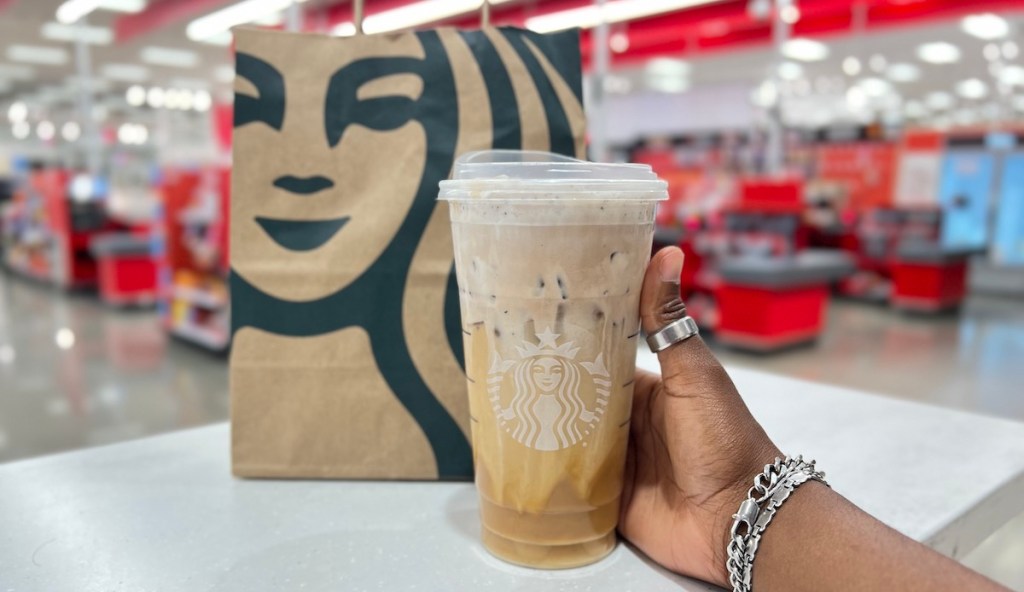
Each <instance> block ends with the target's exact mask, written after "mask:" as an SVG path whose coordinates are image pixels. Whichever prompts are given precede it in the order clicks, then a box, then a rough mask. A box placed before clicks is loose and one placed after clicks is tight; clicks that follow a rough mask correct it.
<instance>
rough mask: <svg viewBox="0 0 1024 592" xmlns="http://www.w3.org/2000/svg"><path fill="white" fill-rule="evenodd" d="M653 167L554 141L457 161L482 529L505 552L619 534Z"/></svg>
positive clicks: (533, 554)
mask: <svg viewBox="0 0 1024 592" xmlns="http://www.w3.org/2000/svg"><path fill="white" fill-rule="evenodd" d="M664 197H665V185H664V183H663V182H661V181H658V180H657V178H656V177H655V176H654V174H653V173H652V172H651V171H650V169H649V168H648V167H644V166H639V165H599V164H595V163H587V162H582V161H577V160H573V159H567V158H565V157H560V156H555V155H550V154H546V153H530V152H525V153H524V152H510V151H491V152H483V153H474V154H470V155H467V156H465V157H463V158H462V159H460V160H459V163H458V164H457V165H456V169H455V172H454V178H453V180H451V181H445V182H443V183H442V184H441V199H443V200H446V201H448V203H449V208H450V212H451V219H452V233H453V238H454V246H455V260H456V272H457V275H458V283H459V294H460V301H461V309H462V332H463V338H464V343H465V354H466V374H467V379H468V381H469V396H470V415H471V422H472V423H471V425H472V439H473V455H474V464H475V468H476V484H477V489H478V491H479V495H480V513H481V521H482V537H483V543H484V545H485V546H486V548H487V549H488V550H489V551H490V552H492V553H493V554H494V555H496V556H498V557H500V558H502V559H505V560H507V561H510V562H513V563H517V564H522V565H528V566H534V567H546V568H561V567H573V566H579V565H584V564H587V563H591V562H594V561H596V560H598V559H600V558H601V557H603V556H605V555H606V554H608V553H609V552H610V551H611V550H612V549H613V548H614V546H615V527H616V523H617V520H618V515H619V496H620V493H621V490H622V471H623V464H624V459H625V452H626V442H627V436H628V430H629V417H630V409H631V399H632V395H633V376H634V363H635V357H636V349H637V341H638V339H639V337H640V336H639V330H640V329H639V319H638V307H639V298H640V287H641V281H642V278H643V274H644V270H645V268H646V266H647V262H648V260H649V258H650V252H651V238H652V232H653V224H654V212H655V207H656V203H657V201H659V200H661V199H664Z"/></svg>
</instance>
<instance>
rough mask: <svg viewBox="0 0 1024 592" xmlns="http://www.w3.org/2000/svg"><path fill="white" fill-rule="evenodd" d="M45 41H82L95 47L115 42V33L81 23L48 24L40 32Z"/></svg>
mask: <svg viewBox="0 0 1024 592" xmlns="http://www.w3.org/2000/svg"><path fill="white" fill-rule="evenodd" d="M40 35H42V37H43V39H49V40H51V41H81V42H82V43H91V44H93V45H110V42H111V41H113V40H114V32H113V31H112V30H111V29H110V27H93V26H89V25H84V24H81V23H78V24H73V25H65V24H63V23H46V24H44V25H43V28H42V30H41V31H40Z"/></svg>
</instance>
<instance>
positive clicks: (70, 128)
mask: <svg viewBox="0 0 1024 592" xmlns="http://www.w3.org/2000/svg"><path fill="white" fill-rule="evenodd" d="M60 135H61V137H62V138H64V140H66V141H68V142H74V141H76V140H77V139H78V138H79V137H80V136H81V135H82V128H80V127H79V126H78V124H77V123H75V122H74V121H69V122H67V123H65V124H64V125H62V126H61V128H60Z"/></svg>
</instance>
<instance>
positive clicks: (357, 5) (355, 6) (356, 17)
mask: <svg viewBox="0 0 1024 592" xmlns="http://www.w3.org/2000/svg"><path fill="white" fill-rule="evenodd" d="M363 4H364V2H363V0H352V22H353V23H354V24H355V26H356V35H362V34H363V13H364V12H365V11H364V10H363V9H364V6H363Z"/></svg>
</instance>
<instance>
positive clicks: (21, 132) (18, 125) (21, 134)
mask: <svg viewBox="0 0 1024 592" xmlns="http://www.w3.org/2000/svg"><path fill="white" fill-rule="evenodd" d="M31 133H32V127H31V126H29V124H28V122H27V121H18V122H15V123H14V124H13V125H11V135H13V136H14V138H15V139H17V140H24V139H26V138H28V136H29V134H31Z"/></svg>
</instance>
